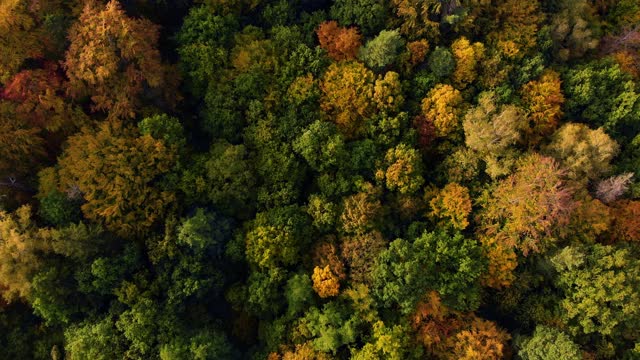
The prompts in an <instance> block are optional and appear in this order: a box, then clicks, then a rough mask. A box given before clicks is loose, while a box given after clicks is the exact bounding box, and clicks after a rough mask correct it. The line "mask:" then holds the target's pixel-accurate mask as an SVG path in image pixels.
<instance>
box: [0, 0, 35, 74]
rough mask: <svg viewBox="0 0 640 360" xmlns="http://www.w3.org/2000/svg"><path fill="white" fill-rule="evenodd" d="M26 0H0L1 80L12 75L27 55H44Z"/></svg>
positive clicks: (32, 56) (33, 56)
mask: <svg viewBox="0 0 640 360" xmlns="http://www.w3.org/2000/svg"><path fill="white" fill-rule="evenodd" d="M40 35H41V32H40V31H39V29H37V23H36V19H35V17H34V16H33V14H32V13H31V12H30V11H29V6H28V4H27V1H23V0H5V1H2V2H0V48H1V49H2V51H0V82H5V81H7V80H8V79H9V78H10V77H12V76H13V75H15V74H16V73H17V72H18V70H19V69H20V66H21V65H22V63H23V62H24V61H25V60H26V59H29V58H39V57H42V56H43V55H44V44H43V42H42V41H40V40H41V39H40Z"/></svg>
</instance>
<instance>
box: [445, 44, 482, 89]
mask: <svg viewBox="0 0 640 360" xmlns="http://www.w3.org/2000/svg"><path fill="white" fill-rule="evenodd" d="M451 51H452V53H453V57H454V58H455V60H456V68H455V70H454V71H453V74H451V78H452V80H453V81H454V83H455V84H456V85H457V86H458V88H460V89H464V88H466V87H467V85H469V84H471V83H472V82H473V81H474V80H475V79H476V77H477V76H478V74H477V68H478V64H479V63H480V62H481V61H482V60H483V57H484V52H485V49H484V45H483V44H482V43H479V42H476V43H473V44H471V42H470V41H469V40H467V38H465V37H461V38H459V39H457V40H456V41H454V42H453V44H451Z"/></svg>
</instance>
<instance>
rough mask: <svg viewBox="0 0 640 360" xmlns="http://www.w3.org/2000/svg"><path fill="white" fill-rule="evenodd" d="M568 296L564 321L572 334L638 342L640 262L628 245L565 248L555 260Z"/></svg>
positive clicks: (560, 279)
mask: <svg viewBox="0 0 640 360" xmlns="http://www.w3.org/2000/svg"><path fill="white" fill-rule="evenodd" d="M552 262H553V265H554V267H555V269H556V270H557V271H558V273H559V274H558V278H557V285H558V286H559V287H560V288H561V289H562V290H563V291H564V292H565V298H564V300H563V301H562V307H563V308H564V312H563V320H564V321H565V322H566V323H567V325H568V326H569V329H570V330H571V332H572V333H573V334H599V335H600V336H603V337H605V338H610V339H618V338H619V337H625V338H629V339H638V336H639V335H638V331H637V329H638V324H639V323H640V311H639V309H638V308H637V307H635V306H628V304H629V303H630V302H631V303H635V302H636V301H638V300H636V299H639V298H640V282H639V281H638V279H639V277H638V276H639V275H638V272H640V261H639V260H638V259H637V256H636V252H635V250H634V249H633V248H630V247H628V246H626V245H622V244H620V245H613V246H612V245H606V246H605V245H600V244H594V245H591V246H584V247H566V248H564V249H562V250H561V251H560V252H559V253H558V254H557V255H555V256H554V257H553V258H552Z"/></svg>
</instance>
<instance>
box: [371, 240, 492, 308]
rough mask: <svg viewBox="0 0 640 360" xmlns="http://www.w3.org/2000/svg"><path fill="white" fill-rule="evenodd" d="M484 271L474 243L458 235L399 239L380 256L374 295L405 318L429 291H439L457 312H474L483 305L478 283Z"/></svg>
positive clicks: (445, 301)
mask: <svg viewBox="0 0 640 360" xmlns="http://www.w3.org/2000/svg"><path fill="white" fill-rule="evenodd" d="M484 268H485V262H484V259H483V257H482V255H481V250H480V247H479V246H478V244H477V243H476V242H475V241H473V240H468V239H465V238H464V236H462V235H461V234H459V233H456V234H454V235H449V234H447V233H446V232H432V233H426V232H425V233H424V234H423V235H422V236H420V237H419V238H417V239H416V240H415V241H414V242H413V243H410V242H408V241H406V240H402V239H397V240H395V241H393V242H392V243H391V244H390V245H389V249H388V250H385V251H383V252H382V253H381V254H380V255H379V257H378V260H377V266H376V268H375V270H374V272H373V275H372V276H373V282H374V294H375V295H376V297H377V298H378V299H379V300H380V302H381V304H382V305H384V306H386V307H389V306H394V305H397V306H399V309H400V311H401V312H402V313H405V314H408V313H410V312H412V311H413V310H414V307H415V305H416V303H417V302H418V301H419V300H420V299H421V298H422V296H424V295H425V294H426V293H427V291H428V290H436V291H438V293H439V294H440V295H441V296H442V298H443V302H444V303H445V304H447V305H449V306H451V307H453V308H455V309H460V310H474V309H476V308H477V307H478V306H479V305H480V286H479V283H478V280H479V277H480V275H481V274H482V273H483V272H484ZM463 289H464V290H463Z"/></svg>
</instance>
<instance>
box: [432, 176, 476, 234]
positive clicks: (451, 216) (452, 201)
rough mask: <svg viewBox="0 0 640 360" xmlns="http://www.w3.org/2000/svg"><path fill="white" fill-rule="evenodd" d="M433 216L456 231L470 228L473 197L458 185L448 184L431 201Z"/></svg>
mask: <svg viewBox="0 0 640 360" xmlns="http://www.w3.org/2000/svg"><path fill="white" fill-rule="evenodd" d="M429 205H430V206H431V216H434V217H436V218H439V219H447V221H448V222H449V223H450V224H451V225H452V226H453V227H454V228H456V229H460V230H464V229H465V228H466V227H467V226H469V220H468V219H467V218H468V217H469V214H471V196H469V190H468V189H467V188H466V187H464V186H461V185H459V184H457V183H449V184H447V185H446V186H445V187H444V188H443V189H442V190H441V191H440V192H439V193H438V195H437V196H436V197H435V198H433V199H431V202H430V203H429Z"/></svg>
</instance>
